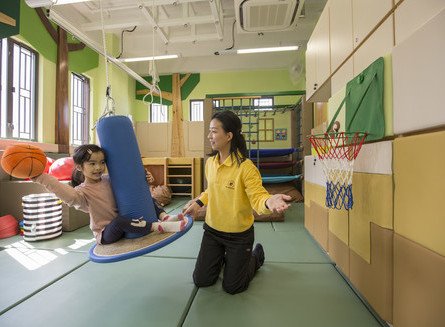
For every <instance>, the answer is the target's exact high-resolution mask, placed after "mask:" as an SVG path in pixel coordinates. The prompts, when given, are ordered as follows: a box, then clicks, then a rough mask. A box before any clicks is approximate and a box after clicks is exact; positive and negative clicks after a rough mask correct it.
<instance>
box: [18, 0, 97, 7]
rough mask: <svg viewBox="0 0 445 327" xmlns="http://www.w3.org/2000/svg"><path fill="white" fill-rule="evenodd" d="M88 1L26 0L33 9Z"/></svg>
mask: <svg viewBox="0 0 445 327" xmlns="http://www.w3.org/2000/svg"><path fill="white" fill-rule="evenodd" d="M87 1H90V0H25V2H26V4H27V5H28V6H29V7H31V8H37V7H49V6H57V5H67V4H71V3H78V2H87Z"/></svg>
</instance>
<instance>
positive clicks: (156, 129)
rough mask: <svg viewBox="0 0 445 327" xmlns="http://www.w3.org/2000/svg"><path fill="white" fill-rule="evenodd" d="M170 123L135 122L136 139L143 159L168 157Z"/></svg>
mask: <svg viewBox="0 0 445 327" xmlns="http://www.w3.org/2000/svg"><path fill="white" fill-rule="evenodd" d="M170 125H171V124H170V123H147V122H136V138H137V141H138V145H139V150H140V151H141V155H142V156H143V157H168V156H170V139H171V135H170V134H171V132H170V131H171V126H170Z"/></svg>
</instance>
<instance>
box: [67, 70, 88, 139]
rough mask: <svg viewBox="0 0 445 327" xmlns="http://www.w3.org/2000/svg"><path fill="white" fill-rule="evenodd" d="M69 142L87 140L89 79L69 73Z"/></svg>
mask: <svg viewBox="0 0 445 327" xmlns="http://www.w3.org/2000/svg"><path fill="white" fill-rule="evenodd" d="M71 108H72V111H71V133H70V134H71V144H72V145H81V144H87V143H88V142H89V129H90V126H89V117H90V80H89V79H88V78H86V77H85V76H82V75H78V74H75V73H72V74H71Z"/></svg>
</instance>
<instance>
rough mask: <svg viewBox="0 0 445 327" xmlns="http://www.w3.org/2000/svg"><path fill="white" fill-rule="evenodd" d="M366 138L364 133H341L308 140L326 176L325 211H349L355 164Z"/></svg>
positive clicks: (314, 136)
mask: <svg viewBox="0 0 445 327" xmlns="http://www.w3.org/2000/svg"><path fill="white" fill-rule="evenodd" d="M366 135H367V134H366V133H345V132H341V133H325V134H321V135H311V136H310V137H309V141H310V142H311V143H312V145H313V147H314V148H315V151H317V155H318V158H319V160H320V161H321V163H322V168H323V172H324V174H325V176H326V206H327V207H328V208H335V209H342V208H345V209H346V210H349V209H351V208H352V205H353V204H354V200H353V196H352V175H353V173H354V161H355V158H357V155H358V153H359V152H360V149H361V147H362V145H363V142H364V141H365V138H366Z"/></svg>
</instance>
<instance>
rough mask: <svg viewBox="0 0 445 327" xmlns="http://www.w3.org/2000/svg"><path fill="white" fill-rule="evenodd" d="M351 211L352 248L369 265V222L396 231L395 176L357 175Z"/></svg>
mask: <svg viewBox="0 0 445 327" xmlns="http://www.w3.org/2000/svg"><path fill="white" fill-rule="evenodd" d="M352 192H353V195H354V206H353V208H352V209H351V210H350V212H349V246H350V248H351V250H353V251H354V252H356V253H357V254H358V255H360V256H361V257H362V258H363V259H364V260H366V261H367V262H368V263H370V258H371V256H370V250H371V246H370V222H373V223H375V224H377V225H379V226H381V227H384V228H388V229H393V181H392V175H381V174H364V173H354V177H353V181H352Z"/></svg>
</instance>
